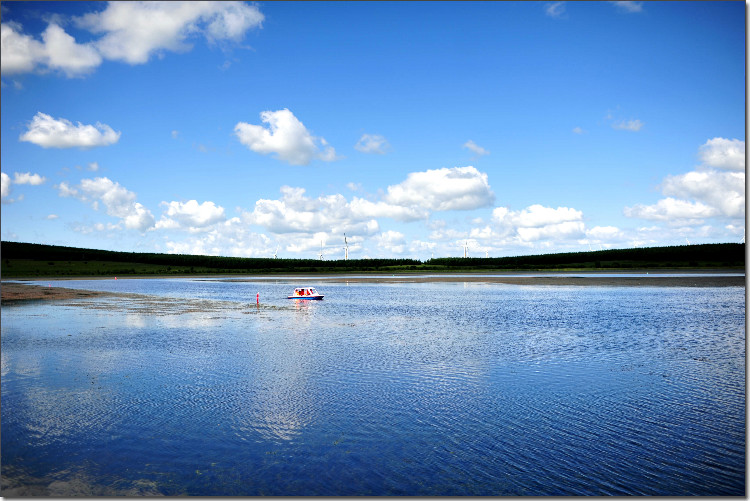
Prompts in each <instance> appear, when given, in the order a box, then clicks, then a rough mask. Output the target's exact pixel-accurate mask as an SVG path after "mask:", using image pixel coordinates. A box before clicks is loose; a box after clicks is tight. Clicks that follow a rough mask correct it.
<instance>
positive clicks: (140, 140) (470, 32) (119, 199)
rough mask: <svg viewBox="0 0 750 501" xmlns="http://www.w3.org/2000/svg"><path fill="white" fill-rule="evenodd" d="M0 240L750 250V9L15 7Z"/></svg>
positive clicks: (418, 250) (446, 250)
mask: <svg viewBox="0 0 750 501" xmlns="http://www.w3.org/2000/svg"><path fill="white" fill-rule="evenodd" d="M0 8H1V10H2V54H1V57H0V63H1V68H0V77H1V80H2V95H1V106H0V113H1V120H0V123H1V124H2V126H1V127H0V133H1V148H0V165H1V167H2V174H1V177H2V206H1V218H0V230H1V237H2V240H3V241H17V242H30V243H42V244H51V245H64V246H73V247H84V248H94V249H105V250H118V251H127V252H161V253H179V254H207V255H221V256H241V257H274V256H277V257H279V258H311V259H318V258H319V257H321V255H322V257H323V259H343V258H344V253H345V249H344V245H345V238H346V245H347V246H348V255H349V258H350V259H358V258H411V259H420V260H427V259H430V258H432V257H435V258H437V257H448V256H453V257H456V256H463V255H464V253H465V252H466V253H467V254H468V256H470V257H503V256H517V255H528V254H546V253H552V252H579V251H589V250H600V249H612V248H632V247H654V246H666V245H686V244H688V243H691V244H702V243H719V242H744V236H745V141H744V138H745V61H746V54H745V17H746V12H745V11H746V6H745V3H744V2H268V3H263V2H259V3H250V2H185V3H182V2H172V1H169V2H163V3H162V2H122V3H120V2H2V4H1V5H0Z"/></svg>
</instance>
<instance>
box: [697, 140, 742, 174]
mask: <svg viewBox="0 0 750 501" xmlns="http://www.w3.org/2000/svg"><path fill="white" fill-rule="evenodd" d="M698 156H699V157H700V159H701V160H702V161H703V165H704V166H706V167H714V168H717V169H724V170H732V171H741V172H744V171H745V141H741V140H739V139H725V138H723V137H715V138H713V139H709V140H708V141H706V142H705V144H703V145H702V146H701V147H700V149H699V150H698Z"/></svg>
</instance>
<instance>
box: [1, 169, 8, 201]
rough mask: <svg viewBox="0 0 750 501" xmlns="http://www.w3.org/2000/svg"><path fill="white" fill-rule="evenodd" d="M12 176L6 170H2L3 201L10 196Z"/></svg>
mask: <svg viewBox="0 0 750 501" xmlns="http://www.w3.org/2000/svg"><path fill="white" fill-rule="evenodd" d="M10 184H11V181H10V176H9V175H8V174H6V173H5V172H0V198H1V199H2V200H3V202H5V201H6V199H7V198H9V197H10Z"/></svg>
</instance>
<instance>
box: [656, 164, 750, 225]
mask: <svg viewBox="0 0 750 501" xmlns="http://www.w3.org/2000/svg"><path fill="white" fill-rule="evenodd" d="M662 193H664V194H665V195H668V196H674V197H679V198H683V199H693V200H698V201H700V202H704V203H705V204H707V205H708V206H710V207H714V208H716V209H717V210H718V212H719V213H720V214H721V215H722V216H726V217H744V215H745V173H744V172H719V171H701V172H698V171H692V172H688V173H686V174H681V175H678V176H667V178H666V179H665V180H664V182H663V183H662Z"/></svg>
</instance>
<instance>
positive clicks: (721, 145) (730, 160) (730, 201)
mask: <svg viewBox="0 0 750 501" xmlns="http://www.w3.org/2000/svg"><path fill="white" fill-rule="evenodd" d="M698 156H699V157H700V158H701V160H702V161H703V163H702V164H701V165H699V166H698V167H697V168H696V170H693V171H691V172H687V173H685V174H679V175H674V176H667V177H666V178H665V179H664V181H663V182H662V184H661V191H662V193H663V194H664V195H666V196H667V198H664V199H661V200H659V201H658V202H657V203H656V204H653V205H644V204H636V205H634V206H632V207H626V208H625V209H624V214H625V215H626V216H628V217H634V218H640V219H647V220H652V221H664V222H667V223H669V224H671V225H691V226H695V225H700V224H703V223H704V220H705V219H707V218H714V217H724V218H744V217H745V172H744V163H745V142H744V141H741V140H738V139H732V140H730V139H724V138H719V137H717V138H713V139H710V140H708V141H707V142H706V143H705V144H703V145H702V146H701V147H700V148H699V150H698ZM719 169H722V170H719ZM727 171H729V172H727Z"/></svg>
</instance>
